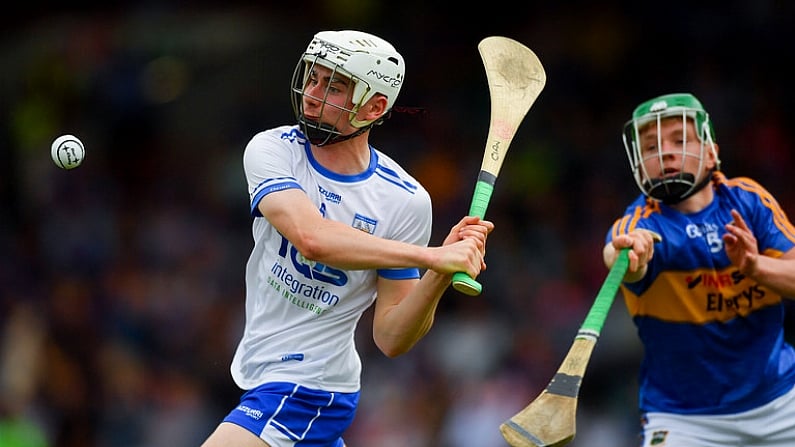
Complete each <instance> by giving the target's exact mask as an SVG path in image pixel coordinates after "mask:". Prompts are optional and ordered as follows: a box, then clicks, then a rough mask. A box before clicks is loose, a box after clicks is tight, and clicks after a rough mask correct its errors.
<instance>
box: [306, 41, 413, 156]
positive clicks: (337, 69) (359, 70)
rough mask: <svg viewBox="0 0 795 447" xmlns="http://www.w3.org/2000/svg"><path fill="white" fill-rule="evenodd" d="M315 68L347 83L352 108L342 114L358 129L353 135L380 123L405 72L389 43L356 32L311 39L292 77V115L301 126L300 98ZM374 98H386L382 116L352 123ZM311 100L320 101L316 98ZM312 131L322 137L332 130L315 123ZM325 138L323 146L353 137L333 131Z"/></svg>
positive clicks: (396, 92)
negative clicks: (322, 67)
mask: <svg viewBox="0 0 795 447" xmlns="http://www.w3.org/2000/svg"><path fill="white" fill-rule="evenodd" d="M316 64H317V65H322V66H324V67H326V68H328V69H330V70H332V72H333V74H334V75H337V74H339V75H341V76H344V77H346V78H348V79H350V81H351V86H352V95H351V101H352V102H353V106H352V107H351V108H350V109H344V110H345V111H347V112H348V114H347V119H348V122H350V123H351V124H352V125H353V126H354V127H357V128H359V129H360V130H359V131H357V132H354V135H358V134H359V133H361V132H363V131H364V130H366V129H367V128H369V127H371V126H373V125H375V124H379V123H380V122H382V121H383V119H384V118H385V117H386V116H387V115H388V112H389V110H390V109H391V108H392V106H393V105H394V103H395V99H397V96H398V93H399V92H400V88H401V86H402V85H403V77H404V70H405V67H404V63H403V58H402V56H401V55H400V54H399V53H398V52H397V51H396V50H395V48H394V47H393V46H392V45H391V44H390V43H389V42H387V41H385V40H383V39H381V38H379V37H376V36H374V35H372V34H367V33H363V32H360V31H323V32H320V33H318V34H316V35H315V36H314V38H313V39H312V42H310V44H309V46H308V47H307V49H306V51H305V52H304V54H303V55H302V56H301V59H300V60H299V63H298V66H297V67H296V70H295V72H294V74H293V82H292V103H293V112H294V113H295V115H296V118H297V119H298V122H299V123H301V124H302V125H303V123H304V122H305V121H306V120H305V119H304V113H303V101H302V99H303V98H302V97H303V93H304V90H305V88H306V83H307V81H308V79H309V76H310V75H311V73H312V70H313V67H314V66H315V65H316ZM376 94H381V95H384V96H385V97H386V98H387V107H386V110H385V113H384V114H383V115H381V117H379V118H377V119H375V120H371V121H360V120H358V119H356V112H357V111H358V110H359V109H360V108H361V107H362V106H363V105H364V104H365V103H366V102H367V101H369V100H370V99H371V98H372V97H373V96H375V95H376ZM315 99H316V100H320V99H319V98H315ZM323 104H324V106H323V107H325V106H326V105H327V104H326V103H325V101H323ZM315 127H316V128H317V129H318V130H322V131H323V132H325V133H329V132H332V133H333V132H334V130H331V129H324V128H327V127H332V126H329V125H328V124H319V123H316V126H315ZM333 127H336V126H333ZM326 136H327V138H324V139H323V140H325V142H323V144H327V143H330V142H334V141H340V140H341V139H347V138H350V137H352V136H353V135H348V136H344V137H343V136H342V135H340V134H339V132H338V131H337V133H336V135H326ZM313 143H314V141H313Z"/></svg>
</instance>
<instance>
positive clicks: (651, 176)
mask: <svg viewBox="0 0 795 447" xmlns="http://www.w3.org/2000/svg"><path fill="white" fill-rule="evenodd" d="M624 146H625V148H626V151H627V156H628V158H629V163H630V166H631V168H632V173H633V175H634V177H635V180H636V182H637V185H638V187H639V188H640V190H641V191H642V194H641V195H640V196H639V197H638V198H637V199H635V201H634V202H632V203H631V204H630V205H629V207H627V209H626V212H625V214H624V216H623V217H621V218H620V219H618V220H617V221H616V222H615V223H614V225H613V226H612V228H611V229H610V231H609V232H608V234H607V237H606V245H605V248H604V252H603V256H604V261H605V264H606V265H607V266H608V267H610V266H612V265H613V263H614V262H615V260H616V256H617V253H618V251H619V250H620V249H621V248H626V247H631V250H630V255H629V256H630V267H629V270H628V272H627V274H626V276H625V277H624V282H623V284H622V292H623V295H624V299H625V302H626V305H627V309H628V310H629V313H630V315H631V316H632V319H633V321H634V323H635V325H636V327H637V332H638V336H639V337H640V340H641V342H642V343H643V347H644V356H643V361H642V364H641V370H640V377H639V388H640V393H639V405H640V411H641V414H642V419H641V420H642V424H643V441H642V445H643V446H644V447H650V446H665V447H708V446H715V447H717V446H745V447H749V446H760V447H761V446H765V447H773V446H776V447H792V446H795V388H794V387H793V386H794V385H795V349H793V347H792V346H790V345H789V344H787V343H786V341H785V339H784V327H783V321H784V306H783V302H782V300H784V299H787V298H793V297H795V227H793V225H792V223H791V222H790V221H789V220H788V219H787V216H786V215H785V213H784V211H783V210H782V209H781V208H780V207H779V204H778V203H777V202H776V200H775V199H774V198H773V196H772V195H771V194H770V193H769V192H768V191H767V190H766V189H765V188H764V187H763V186H761V185H760V184H759V183H757V182H756V181H754V180H752V179H750V178H745V177H738V178H727V177H726V176H725V175H724V174H723V173H722V172H721V171H720V160H719V158H718V152H719V149H718V145H717V143H716V142H715V133H714V130H713V128H712V124H711V122H710V119H709V115H708V114H707V112H706V111H705V109H704V107H703V106H702V104H701V103H700V102H699V100H698V99H696V98H695V97H694V96H693V95H691V94H687V93H675V94H669V95H664V96H660V97H657V98H653V99H651V100H649V101H646V102H644V103H642V104H641V105H639V106H638V107H637V108H636V109H635V111H634V113H633V114H632V119H631V120H630V121H629V122H627V124H626V126H625V128H624ZM652 232H654V233H658V234H659V235H661V236H662V242H660V243H656V244H655V243H654V242H653V240H652Z"/></svg>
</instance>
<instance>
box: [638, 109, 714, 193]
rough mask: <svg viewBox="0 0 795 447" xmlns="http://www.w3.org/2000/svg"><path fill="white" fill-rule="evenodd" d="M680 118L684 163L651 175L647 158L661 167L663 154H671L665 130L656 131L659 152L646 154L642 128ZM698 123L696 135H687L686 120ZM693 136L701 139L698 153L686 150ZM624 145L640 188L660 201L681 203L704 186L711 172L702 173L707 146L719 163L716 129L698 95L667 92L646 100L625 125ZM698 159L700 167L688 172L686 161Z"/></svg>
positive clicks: (696, 124)
mask: <svg viewBox="0 0 795 447" xmlns="http://www.w3.org/2000/svg"><path fill="white" fill-rule="evenodd" d="M677 118H678V119H680V120H681V121H682V123H683V124H684V125H683V136H682V138H683V144H682V152H681V153H680V154H679V155H680V158H681V160H682V166H680V167H679V168H678V169H677V174H675V175H672V176H662V177H657V178H652V176H651V175H650V174H649V172H648V171H647V170H646V165H645V163H644V161H646V160H648V159H651V158H656V159H657V162H658V163H659V165H660V166H662V165H663V156H664V155H666V154H671V152H670V151H668V152H663V147H662V133H661V132H658V133H657V143H656V148H657V150H656V152H654V153H647V154H644V152H643V150H642V146H641V142H640V133H641V131H642V130H643V129H644V128H645V127H647V126H648V125H651V124H652V123H654V124H656V126H657V128H658V129H659V128H660V124H661V122H662V121H663V120H665V119H677ZM688 120H690V121H691V122H693V123H694V124H695V128H696V135H690V134H688V127H687V121H688ZM690 138H697V139H698V140H699V142H700V149H699V151H698V153H696V154H693V153H689V152H687V142H688V140H689V139H690ZM623 142H624V148H625V150H626V153H627V158H628V160H629V164H630V169H631V170H632V175H633V177H634V178H635V183H636V184H637V185H638V188H639V189H640V190H641V192H643V194H645V195H646V196H648V197H650V198H653V199H656V200H660V201H662V202H664V203H669V204H674V203H678V202H680V201H682V200H684V199H686V198H687V197H689V196H690V195H692V194H694V193H695V192H697V191H699V190H700V189H701V188H702V187H703V186H705V185H706V184H707V183H708V182H709V179H710V175H708V174H705V173H704V172H703V167H704V163H706V160H707V159H706V157H705V155H706V152H705V149H706V148H709V150H710V151H712V153H713V155H714V156H715V160H716V166H715V169H718V168H719V166H720V160H719V159H718V154H717V151H716V150H715V146H714V131H713V129H712V125H711V123H710V121H709V115H708V114H707V112H706V111H705V110H704V108H703V107H702V106H701V103H700V102H698V100H697V99H695V97H693V96H692V95H690V94H673V95H665V96H661V97H659V98H655V99H652V100H650V101H646V102H645V103H643V104H641V105H640V106H638V107H637V108H636V109H635V112H634V113H633V117H632V119H631V120H629V121H628V122H627V123H626V124H625V125H624V132H623ZM693 157H695V158H697V159H698V169H697V171H696V172H695V173H692V172H686V171H685V162H686V160H687V159H688V158H693Z"/></svg>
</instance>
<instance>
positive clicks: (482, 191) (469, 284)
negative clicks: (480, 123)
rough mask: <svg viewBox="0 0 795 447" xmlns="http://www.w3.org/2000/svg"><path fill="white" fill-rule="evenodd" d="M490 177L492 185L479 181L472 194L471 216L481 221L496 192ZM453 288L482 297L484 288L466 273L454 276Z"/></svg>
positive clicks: (492, 179)
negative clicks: (492, 195) (481, 293)
mask: <svg viewBox="0 0 795 447" xmlns="http://www.w3.org/2000/svg"><path fill="white" fill-rule="evenodd" d="M481 175H482V173H481ZM490 177H491V178H490V180H491V182H492V183H489V182H488V181H483V180H478V182H477V183H476V184H475V192H474V193H473V194H472V204H471V205H470V206H469V215H470V216H477V217H480V218H481V219H483V217H485V216H486V208H488V206H489V201H490V200H491V194H492V192H494V183H493V181H494V177H493V176H490ZM453 288H454V289H456V290H458V291H459V292H461V293H463V294H465V295H469V296H476V295H480V292H481V291H482V290H483V286H481V285H480V283H479V282H477V281H475V280H474V279H473V278H471V277H470V276H469V275H467V274H466V273H464V272H458V273H455V274H453Z"/></svg>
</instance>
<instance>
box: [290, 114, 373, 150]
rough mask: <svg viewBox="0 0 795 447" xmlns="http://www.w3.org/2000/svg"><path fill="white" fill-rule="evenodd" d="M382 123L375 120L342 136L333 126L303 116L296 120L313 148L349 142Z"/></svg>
mask: <svg viewBox="0 0 795 447" xmlns="http://www.w3.org/2000/svg"><path fill="white" fill-rule="evenodd" d="M382 121H383V119H377V120H375V121H373V122H371V123H370V124H368V125H366V126H364V127H360V128H359V129H358V130H357V131H356V132H353V133H352V134H349V135H342V134H341V133H340V131H339V130H338V129H337V128H336V127H334V126H331V125H328V124H324V123H321V122H318V121H313V120H308V119H306V118H305V117H304V116H301V117H300V118H298V123H299V124H300V125H301V128H302V130H303V131H304V134H305V135H306V137H307V138H308V139H309V142H310V143H312V144H314V145H315V146H327V145H329V144H334V143H339V142H342V141H347V140H350V139H351V138H354V137H357V136H359V135H361V134H363V133H364V132H366V131H367V129H369V128H371V127H373V126H374V125H376V124H380V123H381V122H382Z"/></svg>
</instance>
